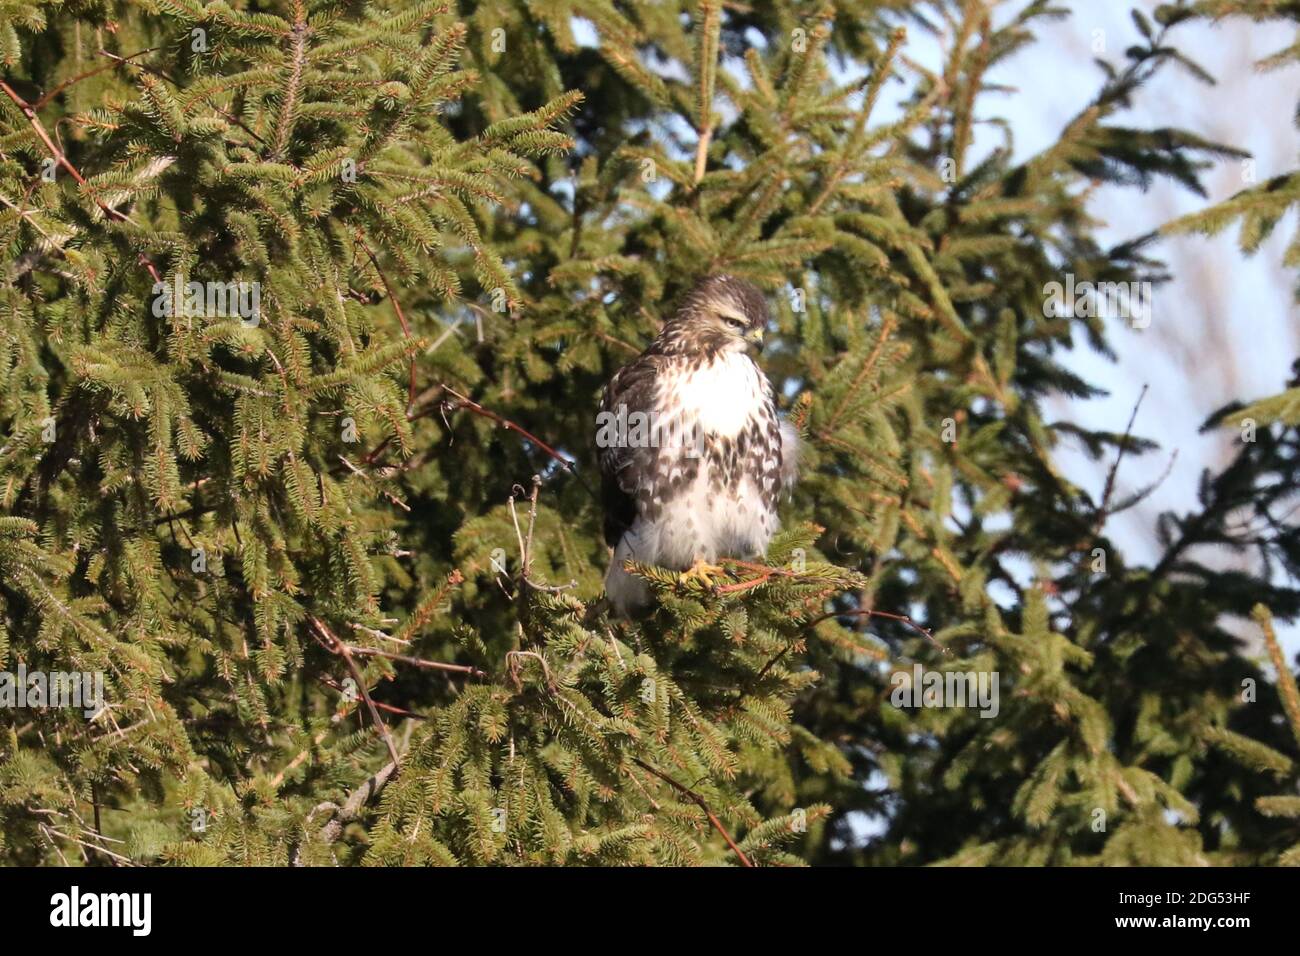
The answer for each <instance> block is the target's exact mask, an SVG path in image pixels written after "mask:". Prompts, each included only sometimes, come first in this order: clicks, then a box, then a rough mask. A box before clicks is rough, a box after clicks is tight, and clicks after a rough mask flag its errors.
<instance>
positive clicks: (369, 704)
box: [308, 615, 402, 764]
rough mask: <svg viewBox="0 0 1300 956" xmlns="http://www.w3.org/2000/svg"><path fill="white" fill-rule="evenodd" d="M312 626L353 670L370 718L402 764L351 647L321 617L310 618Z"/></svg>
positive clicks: (325, 643) (319, 636)
mask: <svg viewBox="0 0 1300 956" xmlns="http://www.w3.org/2000/svg"><path fill="white" fill-rule="evenodd" d="M308 620H309V621H311V624H312V627H314V628H315V629H316V632H317V635H318V637H317V643H319V644H320V645H321V646H322V647H324V648H325V649H326V650H328V651H329V652H330V653H332V654H337V655H339V656H340V657H342V658H343V660H344V662H345V663H346V664H347V665H348V670H350V671H351V672H352V678H353V680H355V681H356V682H357V689H358V690H359V691H360V692H361V698H362V700H364V701H365V702H366V708H367V709H368V710H369V711H370V719H371V720H373V721H374V722H375V726H376V727H377V728H378V729H379V732H380V734H382V735H383V738H384V745H385V746H386V747H388V754H389V756H390V757H392V758H393V763H394V764H400V763H401V762H402V761H401V758H400V757H399V756H398V755H397V745H396V744H394V743H393V738H392V735H391V734H389V732H388V725H387V724H385V723H384V718H383V717H381V716H380V715H379V708H378V707H376V706H375V702H374V701H373V700H371V699H370V691H369V690H368V689H367V688H366V682H365V679H364V678H363V677H362V676H361V669H360V668H358V667H357V662H356V661H355V660H353V658H352V651H351V650H350V649H349V647H348V646H347V645H346V644H344V643H343V642H342V641H340V640H339V639H338V638H337V637H335V636H334V635H333V634H332V633H331V632H330V629H329V628H328V627H326V626H325V624H324V622H323V621H321V619H320V618H318V617H315V616H314V615H313V616H311V617H309V618H308Z"/></svg>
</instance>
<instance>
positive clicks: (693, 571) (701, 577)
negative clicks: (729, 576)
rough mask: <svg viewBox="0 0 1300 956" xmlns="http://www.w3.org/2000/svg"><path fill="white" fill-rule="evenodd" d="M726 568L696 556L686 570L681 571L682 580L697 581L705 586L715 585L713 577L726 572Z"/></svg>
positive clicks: (711, 586)
mask: <svg viewBox="0 0 1300 956" xmlns="http://www.w3.org/2000/svg"><path fill="white" fill-rule="evenodd" d="M726 573H727V569H726V568H724V567H722V566H721V565H718V564H709V563H708V562H707V561H705V560H704V559H703V558H697V559H696V561H695V563H694V564H692V565H691V566H690V568H688V569H687V570H685V571H683V572H682V578H681V579H682V580H683V581H687V580H692V581H699V582H700V584H702V585H704V586H705V587H706V588H709V589H712V588H713V587H715V585H714V583H713V578H714V577H715V576H718V575H722V574H726Z"/></svg>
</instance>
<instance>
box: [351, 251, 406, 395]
mask: <svg viewBox="0 0 1300 956" xmlns="http://www.w3.org/2000/svg"><path fill="white" fill-rule="evenodd" d="M357 241H358V242H360V243H361V248H362V249H364V250H365V253H366V255H367V256H368V257H369V259H370V264H371V265H372V266H374V267H375V272H377V273H379V281H380V282H382V283H383V284H384V290H385V291H386V292H387V293H388V301H389V302H391V303H393V311H394V312H396V313H397V321H399V322H401V323H402V334H403V335H405V336H406V338H407V340H408V341H409V340H410V338H411V324H410V323H409V322H407V321H406V313H405V312H403V311H402V303H400V302H398V301H397V295H396V294H395V293H394V292H393V287H392V286H391V285H389V283H388V276H386V275H384V270H383V269H381V268H379V260H378V259H376V258H375V254H374V253H373V252H371V251H370V247H369V246H368V245H366V243H365V240H363V239H361V238H359V237H358V239H357ZM414 410H415V354H414V353H412V354H411V380H410V382H409V383H408V385H407V387H406V415H407V417H408V418H409V417H410V415H411V412H412V411H414Z"/></svg>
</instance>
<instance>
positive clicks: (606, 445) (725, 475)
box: [596, 275, 797, 617]
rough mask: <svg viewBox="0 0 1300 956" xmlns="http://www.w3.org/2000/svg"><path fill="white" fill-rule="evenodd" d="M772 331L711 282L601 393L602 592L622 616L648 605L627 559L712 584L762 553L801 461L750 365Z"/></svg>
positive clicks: (736, 289)
mask: <svg viewBox="0 0 1300 956" xmlns="http://www.w3.org/2000/svg"><path fill="white" fill-rule="evenodd" d="M768 321H769V313H768V308H767V300H766V299H765V298H764V297H763V294H762V293H761V292H759V291H758V289H756V288H755V287H754V286H753V285H751V284H750V283H748V282H745V281H744V280H742V279H737V278H735V277H733V276H729V275H713V276H709V277H708V278H705V279H703V280H702V281H700V282H699V283H698V284H697V285H696V286H695V288H693V289H692V290H691V292H690V293H689V294H688V295H687V297H686V299H685V300H684V301H683V303H682V305H681V308H680V309H678V311H677V313H676V314H675V315H674V316H673V317H672V318H671V319H670V320H668V322H666V323H665V324H664V326H663V328H662V329H661V330H660V332H659V335H658V336H657V337H656V338H655V340H654V342H652V343H651V344H650V346H649V348H647V349H646V350H645V351H644V352H642V353H641V355H640V356H638V357H637V358H636V359H635V360H634V361H632V362H631V363H630V364H628V365H626V366H624V367H623V368H621V369H619V371H618V372H616V373H615V375H614V377H613V378H612V379H610V380H609V384H608V385H606V386H605V390H604V393H603V395H602V397H601V411H600V414H599V415H598V416H597V423H598V425H599V430H598V433H597V436H596V444H597V445H598V446H599V448H600V469H601V479H602V480H601V485H602V498H603V503H604V508H605V541H606V543H607V544H608V545H609V546H610V547H612V548H613V549H614V556H613V560H612V562H611V564H610V569H609V573H608V575H607V576H606V578H605V593H606V595H607V596H608V598H609V600H610V603H611V605H612V606H613V608H614V610H615V612H616V613H618V614H620V615H622V616H625V617H626V616H630V615H631V614H633V613H634V612H636V611H638V610H640V609H642V608H644V607H645V606H646V605H647V604H648V603H649V601H650V593H649V589H648V588H647V586H646V584H645V582H644V581H642V580H641V579H639V578H636V577H634V576H632V575H630V574H628V573H627V571H626V570H625V569H624V562H626V561H629V560H631V561H636V562H639V563H642V564H650V565H657V566H659V567H663V568H668V569H671V570H674V571H687V572H688V574H690V575H692V576H695V577H697V578H698V579H700V580H703V581H704V582H705V583H708V582H709V575H710V574H712V573H717V572H718V571H719V570H720V569H718V568H717V567H716V566H715V565H713V562H715V561H717V560H718V559H719V558H723V557H731V558H740V559H749V558H757V557H761V556H762V555H763V554H764V553H765V552H766V551H767V546H768V543H769V542H770V541H771V540H772V536H773V535H774V534H775V533H776V530H777V516H776V506H777V500H778V499H779V497H780V495H781V493H782V492H783V491H788V490H789V489H790V488H791V487H792V486H793V483H794V471H795V457H796V451H797V436H796V434H795V430H794V428H793V427H792V426H791V425H790V424H789V423H788V422H785V421H783V420H782V419H780V418H779V417H778V416H777V411H776V402H775V400H774V398H773V394H772V383H771V382H770V381H768V378H767V376H766V375H765V374H763V370H762V369H760V368H759V367H758V365H757V363H756V362H755V361H754V359H753V358H751V357H750V355H749V349H750V347H751V346H756V345H759V344H761V343H762V341H763V332H764V330H765V329H766V326H767V324H768Z"/></svg>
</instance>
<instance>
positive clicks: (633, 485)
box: [599, 353, 664, 547]
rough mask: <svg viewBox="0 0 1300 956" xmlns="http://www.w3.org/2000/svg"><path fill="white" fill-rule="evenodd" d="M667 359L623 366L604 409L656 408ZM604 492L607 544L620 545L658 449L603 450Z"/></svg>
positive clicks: (652, 357) (639, 360)
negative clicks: (659, 385) (661, 370)
mask: <svg viewBox="0 0 1300 956" xmlns="http://www.w3.org/2000/svg"><path fill="white" fill-rule="evenodd" d="M663 361H664V358H663V356H660V355H655V354H651V353H647V354H644V355H642V356H640V357H639V358H637V359H636V360H634V361H633V362H631V363H630V364H628V365H625V366H623V368H621V369H619V370H618V372H616V373H615V374H614V377H613V378H611V379H610V380H609V384H608V385H606V386H605V392H604V394H603V395H602V397H601V403H600V407H601V411H602V412H608V413H610V414H613V415H617V414H618V413H619V407H620V406H625V407H626V410H627V414H629V415H630V414H632V413H633V412H645V413H650V412H652V411H653V410H654V396H655V383H656V379H657V378H658V376H659V371H660V366H661V364H662V363H663ZM599 454H600V477H601V482H600V491H601V501H602V504H603V505H604V509H605V528H604V530H605V543H606V544H608V545H609V546H610V547H616V546H617V545H618V542H619V540H620V539H621V538H622V537H623V534H624V532H626V531H627V530H628V528H630V527H631V526H632V522H633V521H635V520H636V516H637V497H638V492H640V493H641V494H644V493H645V491H646V487H645V486H646V482H647V481H648V476H652V475H653V474H654V467H655V462H654V456H655V449H654V448H648V447H647V448H628V447H626V445H625V444H622V445H616V446H610V447H606V448H601V449H599Z"/></svg>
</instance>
